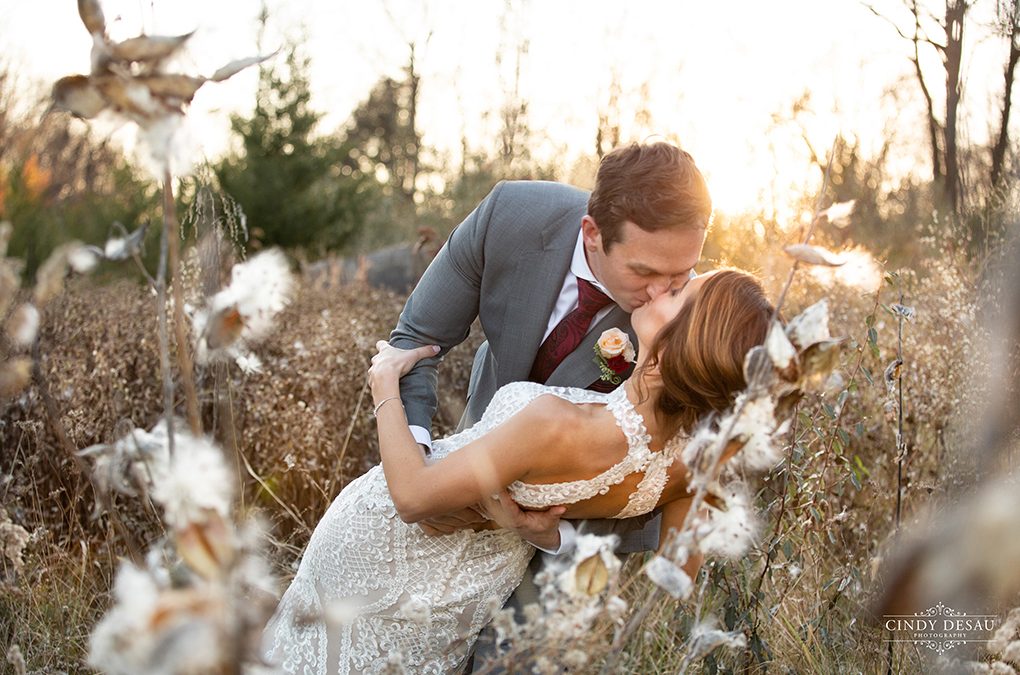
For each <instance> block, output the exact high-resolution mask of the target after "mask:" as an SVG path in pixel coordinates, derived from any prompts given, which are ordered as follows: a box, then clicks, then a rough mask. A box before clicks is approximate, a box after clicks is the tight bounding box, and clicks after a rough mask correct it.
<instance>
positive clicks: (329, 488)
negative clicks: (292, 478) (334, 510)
mask: <svg viewBox="0 0 1020 675" xmlns="http://www.w3.org/2000/svg"><path fill="white" fill-rule="evenodd" d="M367 391H368V375H365V383H364V384H362V385H361V393H360V394H358V402H357V403H355V404H354V412H352V413H351V421H350V423H349V424H348V425H347V435H346V436H345V437H344V444H343V447H341V448H340V456H339V457H338V458H337V470H336V471H335V472H333V473H332V474H330V477H329V482H328V483H327V484H326V498H327V499H332V498H333V486H334V480H333V477H334V476H336V477H337V482H339V483H340V484H341V485H342V484H343V482H344V457H346V456H347V447H348V446H349V445H350V444H351V435H352V434H353V433H354V424H355V422H357V421H358V415H359V414H361V404H362V403H363V402H364V400H365V393H366V392H367Z"/></svg>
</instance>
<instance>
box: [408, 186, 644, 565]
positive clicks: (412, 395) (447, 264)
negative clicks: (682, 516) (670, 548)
mask: <svg viewBox="0 0 1020 675" xmlns="http://www.w3.org/2000/svg"><path fill="white" fill-rule="evenodd" d="M587 206H588V193H587V192H585V191H583V190H579V189H577V188H573V187H570V186H567V185H562V184H559V183H550V182H542V181H515V182H503V183H499V184H498V185H497V186H496V187H495V188H494V189H493V190H492V192H491V193H489V195H488V196H487V197H486V198H485V199H484V200H483V201H482V202H481V204H479V205H478V207H477V208H475V210H474V211H473V212H472V213H471V214H470V215H469V216H468V217H467V218H466V219H465V220H464V222H463V223H461V224H460V225H459V226H457V228H456V229H455V230H454V231H453V233H452V234H451V235H450V238H449V239H448V240H447V242H446V244H445V245H444V246H443V248H442V249H441V250H440V252H439V254H438V255H437V256H436V258H435V260H433V261H432V264H431V265H429V268H428V269H427V270H426V271H425V274H424V275H423V276H422V278H421V280H420V281H419V282H418V285H417V286H416V287H415V289H414V291H413V292H412V293H411V295H410V297H409V298H408V300H407V304H406V305H405V306H404V310H403V312H401V314H400V320H399V322H398V323H397V327H396V329H394V331H393V332H392V334H391V335H390V344H392V345H393V346H395V347H400V348H403V349H407V348H411V347H418V346H421V345H427V344H436V345H439V346H440V347H441V348H442V350H441V351H440V353H439V355H438V356H437V357H435V358H430V359H424V360H422V361H420V362H419V363H418V364H417V365H416V366H415V367H414V368H413V369H412V370H411V371H410V372H409V373H408V374H407V375H405V376H404V378H403V379H402V380H401V381H400V394H401V399H402V400H403V403H404V407H405V409H406V411H407V419H408V421H409V422H410V424H412V425H416V426H420V427H423V428H425V429H429V430H431V428H432V417H433V415H434V414H435V412H436V405H437V396H436V383H437V375H436V367H437V366H438V364H439V362H440V361H441V360H442V357H443V356H444V355H445V354H446V353H447V352H448V351H449V350H450V349H451V348H453V347H454V346H456V345H457V344H460V343H461V342H462V341H463V340H464V339H465V338H466V337H467V336H468V331H469V329H470V327H471V324H472V323H473V321H474V320H475V318H476V317H477V318H478V319H479V321H480V323H481V325H482V330H483V331H484V334H485V338H486V342H484V343H483V344H482V346H481V347H480V348H479V349H478V352H477V353H476V355H475V359H474V364H473V366H472V369H471V379H470V383H469V385H468V401H467V407H466V409H465V411H464V415H463V417H462V418H461V420H460V425H459V427H460V428H465V427H468V426H471V425H472V424H474V423H475V422H476V421H477V420H478V419H479V418H480V417H481V416H482V413H484V412H485V408H486V406H487V405H488V404H489V401H490V400H491V399H492V396H493V394H495V392H496V390H497V389H498V388H499V387H501V386H503V385H504V384H507V383H509V382H516V381H521V380H527V379H528V375H529V373H530V372H531V366H532V363H533V362H534V359H535V354H536V353H537V351H538V348H539V346H540V345H541V342H542V337H543V335H544V333H545V328H546V325H547V323H548V319H549V316H550V314H551V313H552V310H553V307H554V306H555V304H556V300H557V298H558V297H559V294H560V289H561V288H562V286H563V280H564V279H565V278H566V274H567V273H568V271H569V269H570V262H571V260H572V258H573V253H574V248H575V246H576V244H577V235H578V232H579V230H580V227H581V218H582V217H584V215H585V214H586V213H587ZM614 326H615V327H618V328H620V329H622V330H624V331H626V332H627V333H628V334H629V335H630V336H631V340H632V342H634V344H637V338H636V336H635V335H634V332H633V329H632V328H631V326H630V316H629V315H628V314H626V313H625V312H624V311H623V310H621V309H620V308H619V307H614V308H613V309H612V310H610V312H609V313H608V314H607V315H606V316H605V317H604V318H603V319H601V320H600V321H599V322H598V323H597V324H596V325H595V326H593V327H592V329H591V330H590V331H589V332H588V334H587V335H586V336H585V339H584V340H583V341H582V342H581V344H580V345H579V346H578V347H577V349H576V350H574V352H572V353H571V354H569V355H568V356H567V357H566V358H565V359H564V360H563V362H562V363H561V364H560V365H559V366H558V367H557V368H556V370H555V371H553V373H552V375H550V376H549V379H548V381H547V382H546V383H547V384H549V385H555V386H564V387H581V388H585V387H588V386H590V385H591V384H592V383H593V382H595V381H596V380H598V379H599V375H600V372H599V368H598V365H597V364H596V362H595V360H594V351H593V349H594V345H595V341H596V340H597V339H598V337H599V335H601V334H602V332H603V331H604V330H606V329H608V328H612V327H614ZM644 520H646V519H642V520H640V521H639V520H638V519H632V521H631V522H620V521H617V522H613V523H607V524H606V526H605V527H598V528H596V527H594V526H592V527H591V528H590V529H599V530H600V531H608V530H613V531H628V530H631V529H633V528H635V527H638V526H640V525H642V524H643V522H644ZM592 522H593V523H594V522H596V521H592ZM655 545H657V541H656V542H652V541H642V542H640V543H634V544H633V545H632V546H628V548H632V547H634V548H636V549H639V548H649V547H650V548H654V547H655Z"/></svg>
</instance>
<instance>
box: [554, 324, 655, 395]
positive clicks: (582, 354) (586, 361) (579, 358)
mask: <svg viewBox="0 0 1020 675" xmlns="http://www.w3.org/2000/svg"><path fill="white" fill-rule="evenodd" d="M613 327H616V328H620V329H621V330H623V331H626V333H627V335H629V336H630V341H631V343H632V344H633V345H634V346H635V348H636V347H637V336H636V335H635V334H634V329H633V328H631V326H630V316H629V315H628V314H627V313H626V312H624V311H623V310H622V309H620V307H619V306H614V307H613V309H611V310H610V311H609V313H608V314H606V315H605V316H604V317H602V319H601V320H600V321H598V322H596V323H595V325H594V326H592V328H591V330H589V331H588V333H587V334H586V335H585V336H584V339H583V340H581V344H579V345H578V346H577V349H575V350H574V351H572V352H570V353H569V354H567V357H566V358H565V359H563V361H561V362H560V365H559V366H557V367H556V370H554V371H553V372H552V374H551V375H550V376H549V380H548V381H547V382H546V384H549V385H553V386H558V387H581V388H586V387H588V386H589V385H591V383H592V382H594V381H595V380H597V379H599V377H601V375H602V371H600V370H599V366H598V364H597V363H596V362H595V343H596V342H597V341H598V339H599V336H600V335H602V333H603V331H605V330H607V329H609V328H613ZM628 375H630V372H629V371H628V372H626V373H624V374H623V375H622V377H627V376H628Z"/></svg>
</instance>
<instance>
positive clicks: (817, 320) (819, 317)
mask: <svg viewBox="0 0 1020 675" xmlns="http://www.w3.org/2000/svg"><path fill="white" fill-rule="evenodd" d="M786 334H787V335H788V336H789V337H790V340H792V341H793V344H795V345H796V346H797V347H799V348H800V349H805V348H807V347H810V346H811V345H813V344H815V343H816V342H823V341H825V340H829V339H831V336H830V335H829V301H828V300H827V299H825V298H823V299H821V300H819V301H818V302H816V303H815V304H813V305H811V306H810V307H808V308H807V309H805V310H804V311H803V312H801V313H800V314H798V315H797V316H795V317H794V318H793V320H792V321H790V323H789V324H787V326H786Z"/></svg>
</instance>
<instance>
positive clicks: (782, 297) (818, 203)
mask: <svg viewBox="0 0 1020 675" xmlns="http://www.w3.org/2000/svg"><path fill="white" fill-rule="evenodd" d="M839 138H840V137H839V136H837V137H836V138H834V139H833V141H832V148H831V149H830V150H829V161H828V163H826V165H825V176H824V177H823V178H822V188H821V189H820V190H819V191H818V197H817V199H815V212H814V213H813V214H812V215H811V224H810V225H809V226H808V230H807V232H806V233H805V234H804V241H802V242H801V243H802V244H807V243H809V242H810V241H811V237H812V236H814V233H815V227H816V226H817V225H818V220H819V217H820V215H821V213H822V203H823V200H824V199H825V191H826V190H827V189H828V187H829V180H830V178H831V176H832V160H833V158H834V157H835V156H836V149H837V148H838V147H839ZM799 267H800V261H799V260H796V259H795V260H794V261H793V267H791V268H790V273H789V274H788V275H787V276H786V283H785V284H783V290H782V291H780V293H779V298H778V299H777V300H776V305H775V309H774V310H773V312H772V321H775V320H776V319H778V318H779V310H780V309H781V308H782V306H783V303H784V302H785V301H786V294H787V293H788V292H789V291H790V286H791V285H792V284H793V277H794V275H795V274H796V273H797V269H798V268H799Z"/></svg>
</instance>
